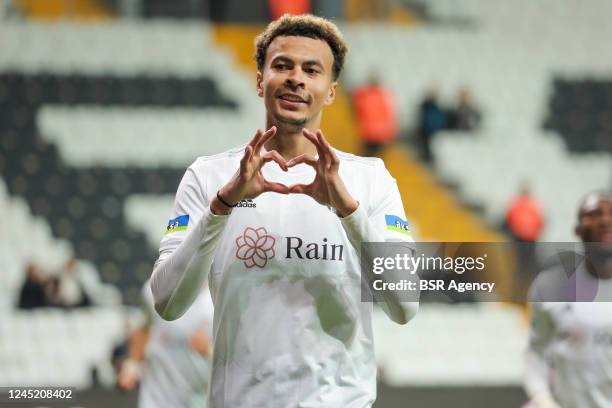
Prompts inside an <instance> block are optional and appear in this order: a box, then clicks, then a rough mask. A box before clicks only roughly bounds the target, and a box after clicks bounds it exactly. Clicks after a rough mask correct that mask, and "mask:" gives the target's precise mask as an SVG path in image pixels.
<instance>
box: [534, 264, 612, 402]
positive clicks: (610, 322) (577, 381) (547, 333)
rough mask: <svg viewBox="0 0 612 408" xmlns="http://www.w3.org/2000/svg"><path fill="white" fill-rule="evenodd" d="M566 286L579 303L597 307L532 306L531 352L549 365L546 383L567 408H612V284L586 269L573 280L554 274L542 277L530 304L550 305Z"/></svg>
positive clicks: (581, 267)
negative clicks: (547, 296) (586, 300)
mask: <svg viewBox="0 0 612 408" xmlns="http://www.w3.org/2000/svg"><path fill="white" fill-rule="evenodd" d="M568 281H570V282H571V284H572V287H573V288H576V291H575V293H576V294H577V295H578V296H579V298H580V295H581V294H582V297H583V298H584V297H586V296H589V298H591V299H594V301H593V302H538V303H532V318H531V330H530V338H529V349H530V350H531V351H532V352H534V353H536V355H538V356H540V358H541V359H542V361H543V362H544V363H545V371H544V373H543V375H544V376H546V377H547V378H544V380H545V381H546V382H547V383H548V387H549V389H550V393H551V395H552V396H553V397H554V399H555V400H556V401H557V402H558V403H559V404H560V405H561V406H562V407H563V408H604V407H612V303H611V302H609V300H611V299H612V298H611V297H610V293H612V280H611V279H608V280H604V279H596V278H594V277H593V276H592V275H590V274H589V273H588V271H586V269H585V267H584V264H581V265H579V266H578V269H577V270H576V274H575V275H573V276H572V277H571V278H570V279H568V278H567V275H565V271H564V270H563V269H562V268H554V269H552V270H548V271H545V272H542V273H541V274H540V275H539V276H538V278H537V279H536V281H535V282H534V285H533V287H532V290H531V294H532V299H538V298H540V299H543V300H548V299H547V298H546V297H543V296H546V294H551V293H553V292H554V293H557V294H558V292H559V290H557V289H556V288H558V287H559V286H564V287H566V285H565V282H568ZM551 289H554V290H551ZM572 294H574V292H572ZM606 300H607V301H606ZM528 369H529V367H528ZM534 380H535V381H534ZM534 380H532V382H535V383H537V382H539V381H538V379H537V378H536V379H534ZM526 385H527V387H528V390H529V387H530V384H529V383H527V384H526ZM533 388H536V386H533Z"/></svg>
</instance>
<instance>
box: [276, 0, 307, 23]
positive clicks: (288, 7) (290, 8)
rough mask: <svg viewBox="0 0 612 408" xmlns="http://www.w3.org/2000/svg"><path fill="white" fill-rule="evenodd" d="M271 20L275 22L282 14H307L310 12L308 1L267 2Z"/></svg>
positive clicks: (284, 0)
mask: <svg viewBox="0 0 612 408" xmlns="http://www.w3.org/2000/svg"><path fill="white" fill-rule="evenodd" d="M268 7H270V14H271V15H272V20H277V19H278V18H280V17H281V16H282V15H283V14H293V15H298V14H308V13H310V12H311V4H310V0H269V1H268Z"/></svg>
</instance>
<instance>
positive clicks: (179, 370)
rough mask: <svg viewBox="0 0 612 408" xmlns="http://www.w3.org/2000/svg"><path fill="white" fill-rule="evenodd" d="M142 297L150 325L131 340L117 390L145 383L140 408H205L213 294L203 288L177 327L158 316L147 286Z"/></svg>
mask: <svg viewBox="0 0 612 408" xmlns="http://www.w3.org/2000/svg"><path fill="white" fill-rule="evenodd" d="M142 293H143V310H144V314H145V322H144V324H143V325H142V326H141V327H139V328H138V329H136V330H134V332H133V333H132V335H131V338H130V342H129V351H128V358H127V359H126V360H125V361H124V362H123V364H122V365H121V370H120V372H119V376H118V379H117V385H118V386H119V388H121V389H122V390H124V391H132V390H133V389H134V388H135V387H136V385H137V383H139V382H140V383H141V387H140V391H139V397H138V406H139V407H140V408H155V407H159V408H165V407H176V408H191V407H193V408H195V407H198V408H202V407H206V398H207V395H206V391H207V388H208V381H209V379H208V371H209V361H210V357H211V354H212V343H211V341H210V337H209V336H210V335H211V333H212V319H213V305H212V300H211V299H210V292H209V291H208V289H207V288H203V290H202V292H201V293H200V295H199V296H198V298H197V299H196V300H195V302H194V303H193V305H191V307H190V308H189V310H188V311H187V312H186V313H185V314H184V315H183V316H181V317H180V318H179V319H177V320H174V321H172V322H169V321H166V320H163V319H162V318H161V317H160V316H159V315H158V314H157V313H156V312H155V309H154V306H153V295H152V293H151V289H150V286H149V282H148V281H147V282H146V283H145V285H144V287H143V290H142Z"/></svg>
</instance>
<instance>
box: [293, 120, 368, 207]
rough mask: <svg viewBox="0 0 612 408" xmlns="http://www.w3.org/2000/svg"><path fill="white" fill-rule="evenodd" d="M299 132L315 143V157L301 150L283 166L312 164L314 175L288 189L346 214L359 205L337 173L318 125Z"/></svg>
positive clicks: (333, 156)
mask: <svg viewBox="0 0 612 408" xmlns="http://www.w3.org/2000/svg"><path fill="white" fill-rule="evenodd" d="M302 133H303V134H304V137H306V138H307V139H308V140H310V141H311V142H312V144H314V145H315V147H316V148H317V153H318V155H319V158H318V159H315V158H314V157H312V156H310V155H308V154H302V155H299V156H297V157H295V158H293V159H291V160H289V161H288V162H287V167H293V166H295V165H297V164H300V163H306V164H308V165H309V166H312V168H314V170H315V172H316V175H315V178H314V180H313V181H312V182H311V183H310V184H294V185H292V186H290V187H289V192H290V193H297V194H306V195H308V196H310V197H312V198H313V199H314V200H315V201H317V202H318V203H319V204H322V205H325V206H328V207H332V208H334V209H335V210H336V213H337V214H338V216H340V217H346V216H347V215H349V214H351V213H352V212H353V211H355V210H356V209H357V207H359V202H358V201H357V200H355V199H354V198H353V197H352V196H351V194H350V193H349V192H348V190H347V189H346V186H345V185H344V182H343V181H342V179H341V178H340V175H339V174H338V169H339V168H340V160H339V159H338V156H336V153H335V152H334V151H333V149H332V147H331V146H330V144H329V143H328V142H327V140H325V137H324V136H323V132H321V130H320V129H319V130H317V132H316V133H312V132H311V131H310V130H308V129H306V128H304V129H302Z"/></svg>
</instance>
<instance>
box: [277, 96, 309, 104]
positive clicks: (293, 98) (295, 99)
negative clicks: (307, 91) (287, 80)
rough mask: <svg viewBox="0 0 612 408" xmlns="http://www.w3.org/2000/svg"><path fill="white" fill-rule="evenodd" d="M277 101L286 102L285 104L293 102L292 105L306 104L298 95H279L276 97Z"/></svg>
mask: <svg viewBox="0 0 612 408" xmlns="http://www.w3.org/2000/svg"><path fill="white" fill-rule="evenodd" d="M278 98H279V99H282V100H283V101H287V102H293V103H306V100H304V99H303V98H302V97H300V96H298V95H287V94H285V95H280V96H279V97H278Z"/></svg>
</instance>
